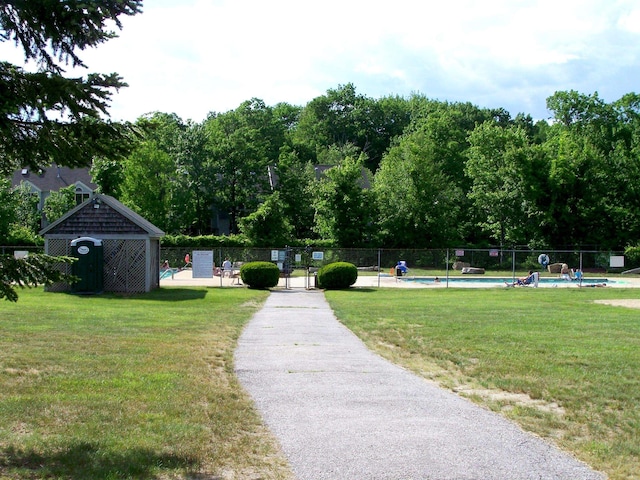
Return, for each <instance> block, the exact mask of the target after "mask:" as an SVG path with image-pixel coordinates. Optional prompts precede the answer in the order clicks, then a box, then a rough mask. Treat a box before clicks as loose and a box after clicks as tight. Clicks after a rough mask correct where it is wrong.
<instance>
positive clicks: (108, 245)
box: [103, 240, 146, 293]
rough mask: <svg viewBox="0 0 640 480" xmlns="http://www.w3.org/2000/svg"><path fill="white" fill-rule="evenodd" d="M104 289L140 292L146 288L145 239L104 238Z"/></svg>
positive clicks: (108, 290)
mask: <svg viewBox="0 0 640 480" xmlns="http://www.w3.org/2000/svg"><path fill="white" fill-rule="evenodd" d="M103 245H104V249H103V253H104V290H105V291H107V292H127V293H139V292H144V291H145V290H146V252H145V247H146V242H145V240H104V241H103Z"/></svg>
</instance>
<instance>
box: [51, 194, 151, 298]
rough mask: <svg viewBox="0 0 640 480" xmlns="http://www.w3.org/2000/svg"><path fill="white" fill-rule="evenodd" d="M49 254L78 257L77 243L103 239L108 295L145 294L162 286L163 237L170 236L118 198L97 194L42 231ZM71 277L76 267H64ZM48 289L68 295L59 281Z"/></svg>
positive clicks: (66, 288)
mask: <svg viewBox="0 0 640 480" xmlns="http://www.w3.org/2000/svg"><path fill="white" fill-rule="evenodd" d="M40 234H41V235H43V236H44V241H45V243H44V246H45V253H47V254H48V255H54V256H73V249H72V242H73V241H74V240H76V241H77V240H78V239H81V238H90V239H99V240H100V241H101V245H102V259H101V261H102V263H103V268H102V291H104V292H123V293H142V292H149V291H151V290H153V289H155V288H158V287H159V286H160V239H161V238H162V237H163V236H164V232H163V231H162V230H160V229H159V228H158V227H156V226H154V225H153V224H152V223H151V222H149V221H147V220H145V219H144V218H143V217H142V216H140V215H138V214H137V213H135V212H134V211H133V210H131V209H130V208H128V207H126V206H124V205H123V204H122V203H120V202H119V201H118V200H116V199H115V198H113V197H110V196H108V195H102V194H96V195H95V196H94V197H93V198H91V199H89V200H87V201H85V202H83V203H81V204H80V205H78V206H77V207H76V208H74V209H73V210H70V211H69V212H67V213H66V214H65V215H64V216H62V217H61V218H59V219H58V220H56V221H55V222H53V223H51V224H50V225H48V226H47V227H46V228H44V229H42V230H41V231H40ZM61 268H63V269H66V273H71V266H70V265H66V264H62V265H61ZM47 290H48V291H58V292H60V291H68V290H71V286H70V285H69V284H67V283H62V282H58V283H55V284H53V285H50V286H49V287H47Z"/></svg>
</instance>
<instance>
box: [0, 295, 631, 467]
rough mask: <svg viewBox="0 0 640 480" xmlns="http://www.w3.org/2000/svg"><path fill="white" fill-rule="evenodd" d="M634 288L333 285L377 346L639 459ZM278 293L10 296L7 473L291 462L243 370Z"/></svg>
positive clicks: (557, 433) (1, 365)
mask: <svg viewBox="0 0 640 480" xmlns="http://www.w3.org/2000/svg"><path fill="white" fill-rule="evenodd" d="M639 294H640V291H638V290H632V289H629V290H622V289H478V290H476V289H454V288H450V289H437V290H435V289H433V290H432V289H420V290H412V289H380V290H375V289H351V290H349V291H333V292H327V293H326V296H327V298H328V299H329V301H330V303H331V304H332V306H333V308H334V309H335V311H336V314H337V315H338V317H339V318H340V319H341V320H342V321H343V322H344V323H345V324H346V325H347V326H349V328H351V329H352V330H353V331H355V332H356V333H357V334H358V335H360V336H361V337H362V338H364V339H365V341H366V342H367V343H368V344H369V345H370V347H371V348H372V349H374V350H376V351H378V352H380V353H381V354H382V355H384V356H387V357H388V358H390V359H391V360H392V361H394V362H396V363H398V364H402V365H405V366H407V367H408V368H410V369H412V370H414V371H416V372H418V373H419V374H421V375H423V376H425V377H427V378H429V379H432V380H435V381H437V382H439V383H440V384H442V385H444V386H446V387H448V388H452V389H455V390H458V391H460V392H461V393H463V394H465V395H468V396H470V397H471V398H472V399H474V400H475V401H477V402H480V403H483V404H485V405H487V406H488V407H489V408H492V409H494V410H497V411H500V412H502V413H503V414H504V415H506V416H508V417H510V418H513V419H514V420H516V421H517V422H519V423H520V424H521V425H523V427H524V428H526V429H528V430H531V431H534V432H536V433H538V434H540V435H542V436H544V437H547V438H550V439H551V440H552V441H554V442H556V443H558V444H559V445H560V446H561V447H562V448H564V449H566V450H569V451H572V452H575V454H576V455H577V456H578V457H580V458H581V459H583V460H585V461H586V462H587V463H589V464H590V465H592V466H593V467H594V468H596V469H599V470H602V471H604V472H606V473H607V474H608V475H609V476H610V478H612V479H629V478H638V472H640V411H639V409H638V408H637V406H638V404H640V375H639V373H638V372H640V353H639V352H640V349H639V347H640V311H638V310H632V309H627V308H622V307H611V306H606V305H598V304H594V303H593V300H594V299H596V298H601V299H604V298H637V297H638V296H639ZM266 296H267V292H263V291H256V290H249V289H214V288H212V289H207V288H196V287H193V288H188V289H179V288H176V289H166V288H165V289H161V290H158V291H155V292H152V293H151V294H147V295H140V296H133V297H121V296H114V295H101V296H86V297H82V296H72V295H67V294H54V293H45V292H43V291H42V290H41V289H36V290H25V291H21V292H20V300H19V301H18V303H16V304H12V303H9V302H2V303H0V386H1V388H0V479H18V478H20V479H22V478H28V479H40V478H47V479H50V478H55V479H86V478H104V479H116V478H117V479H121V478H135V479H178V478H255V479H257V478H261V479H288V478H291V472H290V471H289V469H288V466H287V464H286V461H285V459H284V458H283V457H282V455H281V454H280V453H279V451H278V449H277V446H276V442H275V441H274V440H273V438H272V437H271V435H270V434H269V433H268V432H266V431H265V427H264V426H263V425H262V424H261V422H260V419H259V417H258V415H257V414H256V412H255V410H254V409H253V408H252V404H251V402H250V400H249V399H248V398H247V397H246V395H245V394H244V393H243V391H242V389H241V388H240V386H239V384H238V382H237V380H236V378H235V376H234V374H233V365H232V360H233V359H232V355H233V349H234V347H235V344H236V341H237V338H238V336H239V334H240V332H241V329H242V327H243V325H244V324H245V322H246V321H247V320H248V319H249V318H250V317H251V315H252V314H253V312H255V311H256V309H257V308H259V306H260V305H261V304H262V302H263V301H264V299H265V298H266Z"/></svg>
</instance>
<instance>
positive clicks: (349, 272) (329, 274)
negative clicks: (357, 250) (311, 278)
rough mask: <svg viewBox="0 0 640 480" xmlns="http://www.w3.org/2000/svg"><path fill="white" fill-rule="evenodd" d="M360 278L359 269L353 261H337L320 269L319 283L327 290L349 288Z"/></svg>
mask: <svg viewBox="0 0 640 480" xmlns="http://www.w3.org/2000/svg"><path fill="white" fill-rule="evenodd" d="M357 279H358V269H357V268H356V266H355V265H354V264H353V263H348V262H335V263H330V264H328V265H325V266H324V267H322V268H321V269H320V270H318V284H319V286H320V288H326V289H327V290H340V289H343V288H349V287H350V286H351V285H353V284H354V283H356V280H357Z"/></svg>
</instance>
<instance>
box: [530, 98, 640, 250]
mask: <svg viewBox="0 0 640 480" xmlns="http://www.w3.org/2000/svg"><path fill="white" fill-rule="evenodd" d="M639 103H640V102H639V101H638V97H637V95H635V94H629V95H626V96H624V97H623V98H622V99H620V100H619V101H617V102H614V103H612V104H607V103H605V102H603V101H602V100H601V99H600V98H599V97H598V94H597V92H596V93H595V94H593V95H583V94H579V93H578V92H575V91H570V92H556V93H555V94H554V95H553V96H551V97H549V99H548V100H547V105H548V108H549V109H550V110H551V112H552V113H553V116H554V119H555V120H556V121H555V123H554V125H552V127H550V129H549V131H548V132H547V139H546V141H545V143H544V147H545V149H546V150H547V154H548V156H549V158H550V163H549V174H548V185H547V188H546V189H545V191H546V192H547V193H548V196H547V199H546V205H545V208H544V211H545V212H546V218H545V222H544V225H543V227H544V234H545V236H546V237H547V238H548V239H549V243H550V244H551V245H554V246H557V247H566V246H568V245H578V246H583V247H589V248H610V249H622V248H624V246H626V245H627V244H628V243H629V242H633V241H634V240H633V239H634V238H637V235H638V234H640V222H639V218H638V213H637V212H638V208H639V207H640V201H639V200H638V199H639V197H638V187H637V185H638V184H639V182H640V178H639V177H638V174H639V169H638V161H637V159H638V150H637V145H638V143H637V138H638V121H637V119H638V114H637V112H638V104H639Z"/></svg>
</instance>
